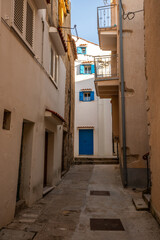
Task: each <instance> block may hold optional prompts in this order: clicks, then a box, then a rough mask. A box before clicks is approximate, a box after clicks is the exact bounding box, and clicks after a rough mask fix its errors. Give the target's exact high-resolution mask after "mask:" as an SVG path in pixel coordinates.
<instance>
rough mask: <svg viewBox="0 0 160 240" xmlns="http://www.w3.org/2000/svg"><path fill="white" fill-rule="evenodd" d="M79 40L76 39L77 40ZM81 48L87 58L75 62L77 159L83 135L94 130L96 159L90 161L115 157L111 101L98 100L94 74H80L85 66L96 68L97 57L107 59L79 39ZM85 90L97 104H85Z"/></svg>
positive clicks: (102, 53) (77, 42) (103, 53)
mask: <svg viewBox="0 0 160 240" xmlns="http://www.w3.org/2000/svg"><path fill="white" fill-rule="evenodd" d="M74 39H75V40H76V38H74ZM76 46H77V47H81V46H82V47H83V46H85V47H86V54H78V58H77V60H76V61H75V148H74V155H75V157H77V156H79V144H80V143H79V131H80V130H81V129H89V128H90V127H91V128H93V155H91V156H90V157H93V156H94V157H96V158H98V157H99V158H106V157H112V156H113V152H112V115H111V100H110V99H100V98H99V97H97V96H96V92H95V86H94V73H92V74H80V66H81V65H82V64H83V63H84V62H85V63H86V64H87V63H89V64H90V63H91V64H92V65H93V64H94V56H97V55H98V56H103V55H107V54H108V53H109V52H107V51H102V50H101V49H100V48H99V46H98V45H97V44H94V43H91V42H89V41H87V40H84V39H82V38H79V39H78V41H76ZM83 89H86V90H87V89H90V91H94V101H90V102H83V101H80V99H79V93H80V92H81V91H83ZM88 157H89V155H88Z"/></svg>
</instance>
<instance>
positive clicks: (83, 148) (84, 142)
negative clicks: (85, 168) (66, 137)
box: [79, 129, 93, 155]
mask: <svg viewBox="0 0 160 240" xmlns="http://www.w3.org/2000/svg"><path fill="white" fill-rule="evenodd" d="M79 155H93V129H80V130H79Z"/></svg>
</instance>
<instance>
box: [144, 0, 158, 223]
mask: <svg viewBox="0 0 160 240" xmlns="http://www.w3.org/2000/svg"><path fill="white" fill-rule="evenodd" d="M144 7H145V58H146V79H147V87H148V88H147V112H148V124H149V127H148V130H149V131H148V132H149V135H150V141H149V144H150V158H151V159H150V164H151V181H152V191H151V199H152V208H153V210H154V211H155V213H156V215H157V216H158V217H159V219H160V161H159V159H160V147H159V136H160V110H159V92H160V84H159V79H160V68H159V62H160V45H159V42H160V32H159V31H158V30H157V27H158V26H159V25H160V18H159V12H160V5H159V4H157V1H156V0H152V1H149V0H145V4H144Z"/></svg>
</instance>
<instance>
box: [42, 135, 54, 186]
mask: <svg viewBox="0 0 160 240" xmlns="http://www.w3.org/2000/svg"><path fill="white" fill-rule="evenodd" d="M44 147H45V149H44V171H43V188H47V187H51V186H52V180H53V164H54V133H52V132H49V131H47V130H46V131H45V145H44Z"/></svg>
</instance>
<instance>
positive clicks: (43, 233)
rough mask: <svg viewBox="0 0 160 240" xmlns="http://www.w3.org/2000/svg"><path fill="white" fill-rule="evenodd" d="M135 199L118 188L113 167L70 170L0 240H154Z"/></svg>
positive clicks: (153, 225)
mask: <svg viewBox="0 0 160 240" xmlns="http://www.w3.org/2000/svg"><path fill="white" fill-rule="evenodd" d="M140 194H141V192H140V191H139V192H138V190H137V191H133V190H131V189H124V188H123V186H122V184H121V178H120V172H119V166H118V165H75V166H73V167H71V169H70V171H69V172H68V173H67V174H66V175H65V177H64V178H63V179H62V181H61V183H60V184H59V185H58V186H56V187H55V189H54V190H52V192H50V193H49V194H48V195H46V196H45V197H44V198H43V199H41V200H40V201H38V202H37V203H35V204H34V205H33V206H32V207H31V208H26V209H23V210H22V211H20V213H19V214H18V215H17V216H16V218H15V219H14V221H13V222H12V223H11V224H9V225H8V226H7V227H5V228H3V229H2V230H1V232H0V240H22V239H23V240H31V239H34V240H51V239H52V240H53V239H55V240H56V239H57V240H68V239H73V240H82V239H85V240H92V239H96V240H103V239H105V240H111V239H112V240H121V239H123V240H132V239H136V240H143V239H145V240H159V239H160V229H159V225H158V223H157V222H156V220H155V219H154V218H153V216H152V215H151V214H150V213H149V212H148V211H136V209H135V206H134V205H133V203H132V197H133V196H134V197H137V196H138V195H140ZM96 219H98V221H100V222H95V221H96ZM104 219H105V220H104ZM108 219H110V220H111V219H112V221H110V222H108ZM113 219H116V220H113Z"/></svg>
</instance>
